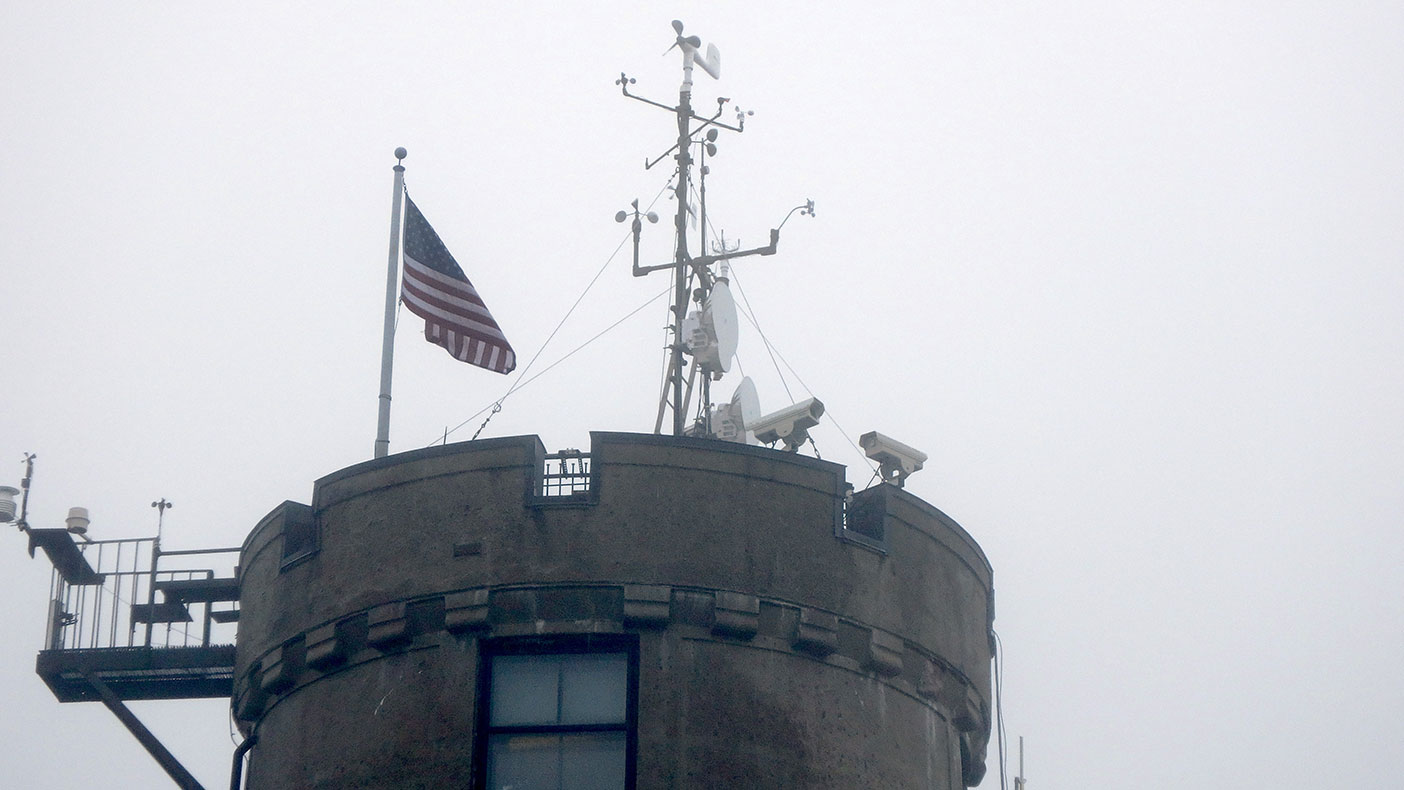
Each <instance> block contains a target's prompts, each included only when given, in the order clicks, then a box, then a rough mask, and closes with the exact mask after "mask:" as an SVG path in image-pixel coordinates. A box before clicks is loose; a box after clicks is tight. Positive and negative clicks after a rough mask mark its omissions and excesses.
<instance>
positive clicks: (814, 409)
mask: <svg viewBox="0 0 1404 790" xmlns="http://www.w3.org/2000/svg"><path fill="white" fill-rule="evenodd" d="M822 416H824V404H822V403H820V402H819V399H818V398H808V399H806V400H802V401H800V402H799V403H796V404H795V405H793V406H787V407H785V408H783V409H781V410H780V411H777V412H772V413H770V414H767V415H765V416H763V417H761V418H760V419H758V420H756V421H755V422H754V423H752V424H749V425H747V426H746V427H747V428H749V429H750V430H751V432H752V433H754V434H755V436H756V441H758V442H760V443H762V444H774V443H776V442H778V441H782V440H783V441H784V442H785V449H786V450H789V451H790V452H792V453H793V452H794V451H796V450H798V449H799V447H800V445H802V444H804V441H805V440H806V439H808V438H809V429H810V428H813V427H814V426H816V425H818V424H819V418H820V417H822Z"/></svg>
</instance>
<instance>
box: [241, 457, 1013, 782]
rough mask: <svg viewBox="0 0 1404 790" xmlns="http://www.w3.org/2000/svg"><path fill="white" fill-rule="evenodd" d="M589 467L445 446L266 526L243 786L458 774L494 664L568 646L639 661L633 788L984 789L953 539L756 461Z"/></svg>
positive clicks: (969, 619)
mask: <svg viewBox="0 0 1404 790" xmlns="http://www.w3.org/2000/svg"><path fill="white" fill-rule="evenodd" d="M588 458H589V462H590V465H591V468H590V472H589V475H588V478H585V477H581V478H577V480H576V482H577V484H579V485H580V486H582V487H586V483H585V481H586V480H588V486H587V488H588V490H585V491H581V492H578V493H574V494H570V495H566V496H540V491H541V486H542V483H541V480H542V470H543V468H544V464H545V463H546V454H545V453H544V450H543V448H542V446H541V444H540V441H539V440H538V439H536V437H513V438H506V439H494V440H488V441H482V442H472V443H465V444H458V445H448V446H445V447H436V448H431V449H428V450H422V451H417V452H413V453H406V454H402V455H397V456H392V457H389V458H385V459H378V460H376V461H372V462H368V463H364V464H360V465H357V466H353V467H350V468H348V469H344V470H342V471H340V472H337V473H335V474H333V475H330V476H328V477H326V478H323V479H322V480H320V481H318V483H317V485H316V487H315V490H314V495H313V499H312V505H311V506H306V505H299V504H297V503H291V502H289V503H284V505H282V506H280V507H279V508H277V509H275V510H274V511H273V512H272V513H270V514H269V516H268V517H266V518H265V519H264V520H263V521H262V522H261V523H260V524H259V525H258V527H257V528H255V530H254V531H253V533H252V534H251V535H250V536H249V538H248V540H247V541H246V542H245V545H244V549H243V554H242V557H241V577H240V585H241V596H242V597H241V608H242V615H241V622H240V634H239V643H238V651H237V660H236V672H235V674H236V679H235V694H234V706H235V712H236V716H237V718H238V719H239V720H240V722H241V726H243V727H244V728H245V729H246V730H249V729H254V730H255V731H256V733H257V735H258V738H259V741H258V745H257V746H256V747H255V749H254V750H253V752H252V753H251V761H250V769H249V782H250V784H249V786H250V787H251V788H256V789H257V788H270V787H286V786H302V787H333V786H335V787H417V786H424V787H437V786H443V785H442V782H444V781H446V779H447V778H449V777H455V781H462V780H463V778H464V777H467V776H470V775H471V772H472V771H474V770H480V769H481V765H480V763H481V761H480V760H479V761H477V762H475V759H474V750H475V747H476V746H478V745H480V742H479V739H478V738H477V735H476V730H477V728H478V727H479V725H480V721H481V711H480V710H479V708H480V706H481V700H480V697H481V696H482V694H483V689H481V688H480V687H479V685H478V683H477V680H476V678H477V675H478V669H477V667H478V662H479V658H480V653H481V652H482V651H483V649H484V648H485V646H487V647H488V648H490V647H491V645H494V644H502V643H510V642H512V641H513V640H523V639H526V640H531V639H576V640H579V639H582V638H583V639H591V638H600V639H625V640H631V642H630V643H631V644H633V645H635V647H634V650H635V651H636V655H637V659H636V661H637V670H636V671H637V704H636V707H637V711H636V714H635V717H636V718H635V722H634V724H633V725H632V726H633V727H634V729H635V731H636V732H637V738H636V745H637V747H636V756H635V758H634V765H635V771H636V785H635V786H636V787H638V788H654V787H659V788H661V787H737V786H767V787H769V786H805V787H835V788H837V787H845V788H846V787H853V786H881V787H923V788H928V787H929V788H947V787H959V786H962V784H971V783H974V782H976V781H978V779H979V777H980V776H981V775H982V774H983V771H984V767H983V754H984V749H985V743H986V742H987V739H988V735H989V729H990V710H991V706H990V702H989V701H990V677H989V665H990V655H991V653H990V639H991V637H990V622H991V617H992V611H991V601H992V594H991V590H992V587H991V573H990V568H989V564H988V563H987V562H986V560H985V558H984V556H983V554H982V553H981V552H980V549H979V547H978V546H977V545H976V544H975V543H974V541H973V540H972V539H971V538H970V537H969V535H967V534H966V533H965V532H964V530H962V529H961V528H960V527H959V526H958V525H956V524H955V523H954V522H953V521H951V520H950V519H949V518H947V517H946V516H945V515H944V514H942V513H941V512H940V511H939V510H937V509H935V508H933V507H931V506H930V505H928V504H926V503H924V502H922V501H921V500H920V499H918V498H916V497H914V496H911V495H910V494H907V493H905V492H903V491H900V490H898V489H896V488H893V487H891V486H886V485H882V486H878V487H876V488H875V489H871V490H869V491H867V492H861V493H860V494H859V495H857V496H856V497H855V498H854V499H853V501H852V502H850V503H848V504H847V506H845V498H844V489H845V486H844V479H843V472H844V470H843V468H842V467H840V466H838V465H835V464H830V463H826V462H823V461H818V460H815V459H809V458H804V457H800V456H796V455H793V454H786V453H780V452H776V451H772V450H768V449H765V448H754V447H747V446H744V445H734V444H727V443H721V442H712V441H706V440H691V439H678V438H673V437H658V436H651V435H635V434H611V433H597V434H593V435H592V448H591V452H590V454H589V456H588ZM962 755H963V756H962ZM728 772H731V773H735V776H734V777H733V780H731V781H728V780H727V779H726V776H730V775H731V774H730V773H728ZM416 777H419V778H416ZM746 777H750V778H751V779H752V780H753V781H743V779H744V778H746ZM762 778H765V779H764V781H762ZM421 780H422V784H417V782H421Z"/></svg>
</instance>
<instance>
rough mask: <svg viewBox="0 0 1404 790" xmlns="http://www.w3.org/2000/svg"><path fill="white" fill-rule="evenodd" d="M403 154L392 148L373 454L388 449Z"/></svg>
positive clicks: (402, 188)
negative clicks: (392, 186) (392, 185)
mask: <svg viewBox="0 0 1404 790" xmlns="http://www.w3.org/2000/svg"><path fill="white" fill-rule="evenodd" d="M405 155H406V151H405V149H403V148H396V149H395V194H394V197H393V199H392V203H391V208H390V260H389V263H388V264H387V266H386V271H385V335H384V338H383V339H382V341H381V345H380V413H379V419H378V420H377V422H376V429H375V457H376V458H384V457H385V456H386V455H388V454H389V453H390V379H391V369H392V368H393V367H394V364H395V305H396V304H397V303H398V302H399V293H400V289H399V282H398V280H399V274H400V260H399V259H400V202H401V199H402V198H403V196H404V192H405V166H404V165H403V164H401V162H402V161H403V160H404V158H405Z"/></svg>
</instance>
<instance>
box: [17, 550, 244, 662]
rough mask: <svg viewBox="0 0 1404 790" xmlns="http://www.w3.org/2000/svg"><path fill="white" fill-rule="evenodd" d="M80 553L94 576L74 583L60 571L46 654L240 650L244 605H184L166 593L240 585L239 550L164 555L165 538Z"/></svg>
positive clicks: (52, 598) (51, 597) (51, 601)
mask: <svg viewBox="0 0 1404 790" xmlns="http://www.w3.org/2000/svg"><path fill="white" fill-rule="evenodd" d="M76 546H77V550H78V551H79V552H80V553H81V556H82V559H83V560H84V561H85V562H86V564H87V566H88V567H90V568H91V569H92V571H93V573H92V574H86V573H85V574H84V575H83V577H82V578H77V579H73V578H71V577H68V576H65V574H64V572H63V571H62V570H61V569H60V568H58V567H55V568H54V572H53V576H52V579H51V581H50V587H49V616H48V618H47V623H46V625H45V632H44V647H45V649H46V650H87V649H101V648H116V647H156V648H164V647H196V646H201V647H204V646H209V645H211V644H217V643H230V644H232V643H233V641H234V633H235V631H234V629H235V625H234V621H235V620H237V617H238V615H237V614H236V613H235V612H236V611H237V607H238V603H237V602H231V601H218V602H210V601H204V600H190V601H182V600H180V599H179V598H178V597H176V598H172V596H171V595H169V594H167V593H166V592H164V591H163V588H164V587H167V586H169V585H170V584H171V583H176V585H177V586H178V585H179V584H180V583H191V582H194V583H196V584H199V583H201V582H202V581H203V582H206V583H208V582H209V581H212V580H216V579H232V577H233V568H234V563H235V562H237V560H238V552H239V549H237V548H235V549H202V550H195V551H168V552H163V551H162V550H161V547H160V541H159V539H157V538H132V539H122V540H99V541H84V542H78V543H77V544H76ZM192 565H211V566H214V567H190V566H192Z"/></svg>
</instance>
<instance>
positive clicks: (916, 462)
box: [858, 431, 926, 488]
mask: <svg viewBox="0 0 1404 790" xmlns="http://www.w3.org/2000/svg"><path fill="white" fill-rule="evenodd" d="M858 444H859V445H861V446H862V448H863V452H864V453H865V454H867V456H868V457H869V458H871V459H873V460H874V461H877V462H878V466H879V467H880V472H881V474H882V479H883V482H886V483H892V484H893V485H895V486H897V487H898V488H901V487H902V484H903V483H904V482H906V479H907V475H910V474H911V473H913V472H919V471H921V465H922V464H924V463H926V453H923V452H922V451H920V450H918V449H916V448H915V447H908V446H907V445H905V444H902V443H901V442H899V441H897V440H896V439H893V438H892V437H890V436H884V435H882V434H880V433H878V432H877V431H868V432H867V433H865V434H863V435H862V436H860V437H858Z"/></svg>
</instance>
